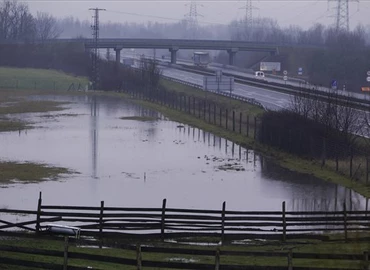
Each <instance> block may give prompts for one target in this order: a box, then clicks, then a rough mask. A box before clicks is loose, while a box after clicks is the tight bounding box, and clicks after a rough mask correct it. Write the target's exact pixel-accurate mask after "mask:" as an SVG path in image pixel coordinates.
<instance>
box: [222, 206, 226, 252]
mask: <svg viewBox="0 0 370 270" xmlns="http://www.w3.org/2000/svg"><path fill="white" fill-rule="evenodd" d="M225 209H226V202H223V203H222V214H221V244H222V245H223V244H224V240H225Z"/></svg>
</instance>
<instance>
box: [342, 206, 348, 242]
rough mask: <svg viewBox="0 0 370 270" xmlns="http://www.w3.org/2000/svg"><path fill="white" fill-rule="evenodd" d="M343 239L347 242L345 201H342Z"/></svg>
mask: <svg viewBox="0 0 370 270" xmlns="http://www.w3.org/2000/svg"><path fill="white" fill-rule="evenodd" d="M343 222H344V240H345V242H347V209H346V202H344V203H343Z"/></svg>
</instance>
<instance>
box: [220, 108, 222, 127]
mask: <svg viewBox="0 0 370 270" xmlns="http://www.w3.org/2000/svg"><path fill="white" fill-rule="evenodd" d="M220 127H222V108H221V107H220Z"/></svg>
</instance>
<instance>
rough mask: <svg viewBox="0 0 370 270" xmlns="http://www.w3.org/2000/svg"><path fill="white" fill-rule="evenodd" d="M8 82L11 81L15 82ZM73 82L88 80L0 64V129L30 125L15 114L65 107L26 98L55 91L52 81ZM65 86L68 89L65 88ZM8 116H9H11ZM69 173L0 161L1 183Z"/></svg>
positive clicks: (16, 129) (15, 128) (64, 85)
mask: <svg viewBox="0 0 370 270" xmlns="http://www.w3.org/2000/svg"><path fill="white" fill-rule="evenodd" d="M9 82H14V84H10V83H9ZM35 82H36V84H35ZM73 82H75V83H84V84H86V83H87V79H86V78H77V77H74V76H71V75H67V74H63V73H60V72H57V71H53V70H41V69H40V70H38V69H18V68H2V67H0V132H10V131H20V130H23V129H29V128H32V123H29V122H25V121H23V120H19V119H17V118H14V116H16V115H17V114H22V113H40V112H49V111H61V110H64V109H65V108H63V107H61V105H64V104H65V103H62V102H53V101H30V100H27V97H28V96H30V95H42V94H50V93H51V92H52V93H55V92H54V83H55V85H61V86H63V87H66V86H67V85H70V84H71V83H73ZM15 83H17V85H16V84H15ZM16 86H17V87H18V88H17V87H16ZM51 87H53V88H51ZM66 89H68V88H65V89H64V90H66ZM48 90H51V91H48ZM9 116H12V117H11V118H10V117H9ZM69 172H70V171H69V170H67V169H65V168H58V167H50V166H47V165H45V164H35V163H17V162H9V161H3V162H0V183H7V182H9V181H11V180H13V179H16V180H20V181H38V180H43V179H49V178H54V177H56V176H58V175H60V174H63V173H69Z"/></svg>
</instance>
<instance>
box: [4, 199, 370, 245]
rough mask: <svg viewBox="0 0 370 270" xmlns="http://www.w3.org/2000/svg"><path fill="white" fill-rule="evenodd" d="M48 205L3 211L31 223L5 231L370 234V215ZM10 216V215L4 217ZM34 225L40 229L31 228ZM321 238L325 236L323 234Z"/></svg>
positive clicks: (11, 225)
mask: <svg viewBox="0 0 370 270" xmlns="http://www.w3.org/2000/svg"><path fill="white" fill-rule="evenodd" d="M166 205H167V200H166V199H164V200H163V201H162V207H158V208H129V207H110V206H106V205H105V204H104V201H102V202H101V204H100V207H98V206H97V207H87V206H59V205H43V204H42V198H41V193H40V197H39V200H38V204H37V210H36V211H30V210H16V209H0V213H2V214H22V215H27V217H30V216H31V217H32V216H33V218H32V219H31V220H28V221H22V222H11V221H9V220H4V218H3V217H2V218H1V219H0V231H7V230H9V229H11V230H14V229H15V228H17V229H23V230H29V231H32V232H36V233H38V234H42V233H45V232H46V228H47V227H48V226H50V223H51V222H59V224H61V225H69V226H74V227H78V228H80V229H81V235H93V236H98V237H100V238H103V237H104V235H112V234H125V235H133V236H140V235H141V236H144V235H147V236H152V237H160V238H161V239H162V240H164V239H166V238H171V237H176V236H191V235H194V236H195V235H199V236H203V235H206V236H215V237H220V239H221V241H223V240H225V238H227V239H232V238H243V237H249V238H252V239H256V238H260V239H276V240H282V241H286V240H287V239H297V238H300V237H302V236H306V237H308V238H313V239H325V238H326V237H327V236H325V235H322V233H323V232H336V233H340V234H342V235H343V236H344V239H347V238H348V233H349V232H368V231H370V211H347V210H346V204H345V203H344V204H343V211H327V212H326V211H286V204H285V202H283V203H282V208H281V211H232V210H227V208H226V202H224V203H223V204H222V208H221V209H220V210H203V209H180V208H169V207H167V206H166ZM2 216H4V215H2ZM32 225H34V226H35V227H31V226H32ZM318 232H321V233H318Z"/></svg>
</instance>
